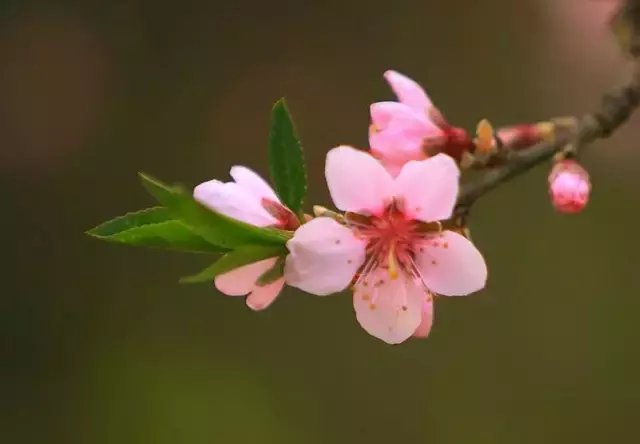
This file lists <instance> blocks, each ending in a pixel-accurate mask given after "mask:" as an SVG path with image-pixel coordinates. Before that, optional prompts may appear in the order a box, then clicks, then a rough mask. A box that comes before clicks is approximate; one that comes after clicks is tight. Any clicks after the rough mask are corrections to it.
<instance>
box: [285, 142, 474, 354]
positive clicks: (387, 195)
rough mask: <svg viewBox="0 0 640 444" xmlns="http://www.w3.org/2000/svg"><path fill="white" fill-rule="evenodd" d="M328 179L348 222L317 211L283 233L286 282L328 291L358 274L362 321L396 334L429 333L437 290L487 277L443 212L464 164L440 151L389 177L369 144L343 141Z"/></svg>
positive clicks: (466, 288)
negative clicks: (366, 148)
mask: <svg viewBox="0 0 640 444" xmlns="http://www.w3.org/2000/svg"><path fill="white" fill-rule="evenodd" d="M325 174H326V179H327V183H328V186H329V191H330V193H331V197H332V199H333V202H334V204H335V206H336V207H337V208H338V209H340V210H342V211H344V212H346V213H345V223H344V224H341V223H339V222H337V221H336V220H334V219H332V218H328V217H318V218H316V219H313V220H312V221H310V222H308V223H306V224H304V225H303V226H301V227H300V228H299V229H298V230H297V231H296V232H295V234H294V236H293V238H292V239H290V240H289V241H288V243H287V247H288V249H289V251H290V255H289V256H288V257H287V261H286V266H285V278H286V280H287V284H289V285H291V286H294V287H297V288H300V289H302V290H304V291H307V292H309V293H312V294H316V295H328V294H331V293H336V292H339V291H342V290H344V289H345V288H346V287H348V286H349V285H350V284H353V304H354V308H355V311H356V317H357V319H358V322H359V323H360V325H361V326H362V327H363V328H364V329H365V330H366V331H367V332H369V333H370V334H371V335H373V336H376V337H378V338H380V339H382V340H383V341H385V342H387V343H390V344H397V343H400V342H403V341H405V340H406V339H408V338H409V337H411V336H412V335H416V336H422V337H424V336H426V335H427V334H428V333H429V330H430V328H431V323H432V321H433V297H432V294H433V293H437V294H441V295H449V296H458V295H460V296H461V295H466V294H469V293H472V292H475V291H477V290H480V289H482V288H483V287H484V285H485V282H486V278H487V268H486V264H485V261H484V259H483V257H482V255H481V254H480V252H479V251H478V250H477V249H476V248H475V246H474V245H473V244H472V243H471V242H470V241H469V240H468V239H467V238H465V237H464V236H462V235H460V234H458V233H455V232H453V231H442V230H441V224H440V222H439V221H441V220H446V219H448V218H450V217H451V215H452V212H453V208H454V206H455V202H456V198H457V195H458V181H459V175H460V171H459V169H458V167H457V165H456V163H455V161H454V160H453V159H452V158H450V157H449V156H446V155H444V154H439V155H436V156H434V157H431V158H429V159H425V160H421V161H409V162H408V163H406V164H405V165H404V166H403V167H402V169H401V171H400V172H399V174H398V175H397V177H395V178H394V177H393V176H392V175H391V174H390V173H389V172H388V171H387V170H386V169H385V168H384V167H383V166H382V164H381V163H380V162H379V161H378V160H376V159H375V158H374V157H372V156H371V155H370V154H368V153H366V152H363V151H359V150H356V149H354V148H351V147H347V146H341V147H338V148H334V149H332V150H331V151H330V152H329V153H328V154H327V161H326V169H325Z"/></svg>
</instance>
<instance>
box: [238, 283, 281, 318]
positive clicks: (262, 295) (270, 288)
mask: <svg viewBox="0 0 640 444" xmlns="http://www.w3.org/2000/svg"><path fill="white" fill-rule="evenodd" d="M282 287H284V278H283V277H282V278H279V279H276V280H275V281H273V282H270V283H268V284H267V285H260V286H258V285H256V286H255V287H254V289H253V291H252V292H251V294H250V295H249V296H248V297H247V306H248V307H249V308H250V309H252V310H255V311H259V310H264V309H265V308H268V307H269V305H271V304H272V303H273V301H275V299H276V298H277V297H278V295H279V294H280V292H281V291H282Z"/></svg>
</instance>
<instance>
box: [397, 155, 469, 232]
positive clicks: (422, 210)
mask: <svg viewBox="0 0 640 444" xmlns="http://www.w3.org/2000/svg"><path fill="white" fill-rule="evenodd" d="M459 181H460V170H459V169H458V165H456V162H455V160H453V159H452V158H451V157H449V156H447V155H446V154H438V155H436V156H434V157H431V158H429V159H425V160H419V161H415V160H414V161H411V162H407V163H406V164H405V165H404V167H403V168H402V170H401V171H400V174H399V175H398V177H396V190H397V197H398V198H404V202H405V211H406V212H405V214H406V215H407V216H408V217H410V218H412V219H417V220H421V221H424V222H433V221H437V220H444V219H448V218H449V217H451V214H452V213H453V208H454V207H455V204H456V199H457V198H458V189H459Z"/></svg>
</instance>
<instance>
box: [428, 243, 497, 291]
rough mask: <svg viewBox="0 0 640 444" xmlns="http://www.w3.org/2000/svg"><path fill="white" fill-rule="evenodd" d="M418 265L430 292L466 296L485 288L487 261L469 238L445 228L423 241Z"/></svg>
mask: <svg viewBox="0 0 640 444" xmlns="http://www.w3.org/2000/svg"><path fill="white" fill-rule="evenodd" d="M416 265H417V266H418V269H419V270H420V273H421V275H422V278H423V280H424V283H425V285H426V286H427V287H429V289H430V290H431V291H433V292H434V293H437V294H441V295H444V296H464V295H467V294H470V293H473V292H476V291H478V290H481V289H482V288H484V286H485V284H486V282H487V264H486V262H485V260H484V258H483V257H482V254H481V253H480V252H479V251H478V249H477V248H476V247H475V245H473V244H472V243H471V241H470V240H468V239H467V238H466V237H464V236H462V235H460V234H458V233H455V232H453V231H445V232H444V233H442V237H436V238H434V239H433V240H431V241H427V242H425V243H424V245H423V247H422V248H421V249H420V250H419V252H418V253H417V254H416Z"/></svg>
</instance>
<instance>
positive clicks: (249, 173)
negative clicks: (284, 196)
mask: <svg viewBox="0 0 640 444" xmlns="http://www.w3.org/2000/svg"><path fill="white" fill-rule="evenodd" d="M229 175H230V176H231V177H233V180H234V181H235V182H236V183H237V184H238V185H240V186H241V187H243V188H245V189H246V190H248V191H249V192H251V193H252V194H253V195H255V196H256V197H260V198H262V199H269V200H271V201H274V202H280V199H278V196H277V195H276V193H275V191H273V188H271V186H270V185H269V184H268V183H267V182H266V181H265V180H264V179H263V178H262V177H260V175H258V174H257V173H256V172H255V171H253V170H251V169H249V168H247V167H244V166H241V165H236V166H234V167H232V168H231V170H230V171H229Z"/></svg>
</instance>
